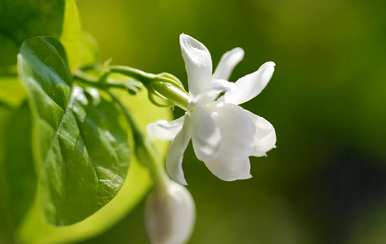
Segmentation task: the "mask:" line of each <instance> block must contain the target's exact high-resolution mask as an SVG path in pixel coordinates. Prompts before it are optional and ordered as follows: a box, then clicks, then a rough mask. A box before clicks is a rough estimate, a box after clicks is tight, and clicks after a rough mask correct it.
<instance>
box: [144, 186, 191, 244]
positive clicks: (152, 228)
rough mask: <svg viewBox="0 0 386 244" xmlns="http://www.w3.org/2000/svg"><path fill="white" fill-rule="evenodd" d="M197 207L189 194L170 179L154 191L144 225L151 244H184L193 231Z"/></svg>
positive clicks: (148, 200) (147, 205)
mask: <svg viewBox="0 0 386 244" xmlns="http://www.w3.org/2000/svg"><path fill="white" fill-rule="evenodd" d="M194 220H195V207H194V202H193V198H192V196H191V194H190V193H189V191H188V190H187V189H186V188H185V187H183V186H181V185H179V184H177V183H175V182H173V181H170V180H168V183H167V184H166V186H165V187H163V188H158V187H157V188H155V190H154V191H153V192H152V193H151V194H150V195H149V197H148V199H147V202H146V210H145V223H146V230H147V233H148V236H149V239H150V241H151V243H152V244H182V243H185V242H186V241H187V240H188V239H189V237H190V235H191V232H192V229H193V225H194Z"/></svg>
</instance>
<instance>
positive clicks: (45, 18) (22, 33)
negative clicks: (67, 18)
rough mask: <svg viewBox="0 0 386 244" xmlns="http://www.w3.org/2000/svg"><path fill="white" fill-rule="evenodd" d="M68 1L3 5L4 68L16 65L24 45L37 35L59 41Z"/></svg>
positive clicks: (0, 40) (5, 1) (0, 47)
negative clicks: (17, 57)
mask: <svg viewBox="0 0 386 244" xmlns="http://www.w3.org/2000/svg"><path fill="white" fill-rule="evenodd" d="M64 8H65V0H1V1H0V53H1V55H0V66H2V65H13V64H16V55H17V53H18V51H19V47H20V45H21V44H22V42H23V41H24V40H25V39H27V38H30V37H33V36H37V35H52V36H56V37H59V36H60V33H61V32H62V23H63V16H64Z"/></svg>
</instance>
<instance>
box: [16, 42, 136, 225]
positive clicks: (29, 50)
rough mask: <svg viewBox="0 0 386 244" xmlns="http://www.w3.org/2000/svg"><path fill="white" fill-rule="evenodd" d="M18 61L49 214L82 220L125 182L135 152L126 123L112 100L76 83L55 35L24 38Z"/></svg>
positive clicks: (53, 218)
mask: <svg viewBox="0 0 386 244" xmlns="http://www.w3.org/2000/svg"><path fill="white" fill-rule="evenodd" d="M18 65H19V72H20V75H21V79H22V81H23V82H24V85H25V87H26V89H27V93H28V96H29V100H30V104H31V109H32V114H33V125H34V128H33V133H34V138H33V142H34V143H33V146H34V156H35V161H36V166H37V168H38V173H39V180H40V184H39V193H38V194H40V197H41V198H42V203H43V204H44V210H45V214H46V217H47V219H48V221H49V222H50V223H53V224H55V225H67V224H72V223H75V222H78V221H81V220H83V219H84V218H86V217H88V216H90V215H91V214H93V213H95V212H96V211H97V210H98V209H100V208H101V207H103V206H104V205H105V204H106V203H108V202H109V201H110V200H111V199H112V198H113V197H114V196H115V194H116V193H117V192H118V190H119V189H120V187H121V186H122V184H123V181H124V179H125V177H126V173H127V169H128V165H129V155H130V154H131V152H130V150H129V141H128V129H127V126H126V123H125V121H124V119H123V116H122V115H121V111H120V110H119V108H118V107H117V106H116V105H115V104H114V103H113V102H112V101H111V100H108V99H106V98H105V97H104V96H102V95H101V94H99V93H98V92H97V91H96V90H92V91H91V92H88V91H85V90H83V89H82V88H80V87H77V86H74V85H72V84H71V83H72V80H71V79H72V78H71V74H70V71H69V68H68V64H67V60H66V58H65V53H64V49H63V47H62V46H61V44H60V43H59V42H58V41H56V40H55V39H53V38H49V37H36V38H32V39H28V40H27V41H25V42H24V44H23V45H22V47H21V51H20V56H19V64H18Z"/></svg>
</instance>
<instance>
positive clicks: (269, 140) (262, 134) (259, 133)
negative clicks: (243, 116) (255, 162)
mask: <svg viewBox="0 0 386 244" xmlns="http://www.w3.org/2000/svg"><path fill="white" fill-rule="evenodd" d="M251 114H252V113H251ZM252 116H253V117H254V120H255V125H256V134H255V140H254V142H253V145H254V146H253V151H252V153H251V155H253V156H256V157H261V156H265V155H266V154H267V152H268V151H270V150H271V149H273V148H275V147H276V132H275V128H273V126H272V124H271V123H269V122H268V121H267V120H266V119H264V118H262V117H260V116H257V115H254V114H252Z"/></svg>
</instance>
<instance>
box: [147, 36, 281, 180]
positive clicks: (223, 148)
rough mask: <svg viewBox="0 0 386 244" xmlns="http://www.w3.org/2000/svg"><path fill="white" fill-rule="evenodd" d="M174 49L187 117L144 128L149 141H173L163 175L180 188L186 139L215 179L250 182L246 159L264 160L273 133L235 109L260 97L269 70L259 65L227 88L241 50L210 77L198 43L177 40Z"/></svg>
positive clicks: (230, 54) (252, 116)
mask: <svg viewBox="0 0 386 244" xmlns="http://www.w3.org/2000/svg"><path fill="white" fill-rule="evenodd" d="M180 46H181V51H182V56H183V59H184V62H185V67H186V71H187V75H188V85H189V92H190V96H191V101H190V105H189V108H188V111H187V112H186V113H185V115H184V116H182V117H181V118H178V119H177V120H174V121H171V122H168V121H165V120H163V121H158V122H155V123H153V124H150V125H149V126H148V132H149V134H150V135H151V136H152V137H156V138H160V139H167V140H173V142H172V143H171V146H170V151H169V154H168V157H167V160H166V169H167V172H168V174H169V175H170V177H171V178H172V179H174V180H176V181H177V182H179V183H181V184H186V180H185V177H184V172H183V169H182V159H183V154H184V151H185V150H186V148H187V146H188V143H189V141H190V139H192V143H193V149H194V152H195V154H196V156H197V158H198V159H199V160H201V161H203V162H204V163H205V165H206V166H207V168H208V169H209V170H210V171H211V172H212V173H213V174H214V175H216V176H217V177H218V178H220V179H222V180H226V181H232V180H238V179H247V178H250V177H251V175H250V161H249V156H256V157H260V156H264V155H266V153H267V152H268V151H269V150H271V149H272V148H274V147H275V144H276V133H275V130H274V128H273V126H272V125H271V124H270V123H269V122H268V121H267V120H265V119H264V118H262V117H259V116H257V115H255V114H253V113H251V112H249V111H247V110H245V109H243V108H242V107H240V106H238V105H239V104H241V103H244V102H247V101H249V100H251V99H252V98H254V97H256V96H257V95H259V94H260V92H261V91H262V90H263V89H264V88H265V86H266V85H267V84H268V82H269V80H270V79H271V77H272V74H273V72H274V67H275V64H274V63H273V62H267V63H264V64H263V65H262V66H261V67H260V68H259V69H258V70H257V71H255V72H253V73H251V74H248V75H246V76H243V77H241V78H240V79H238V80H237V81H236V82H229V81H228V79H229V77H230V74H231V72H232V70H233V69H234V67H235V66H236V65H237V64H238V63H239V62H240V61H241V60H242V58H243V56H244V51H243V50H242V49H241V48H234V49H232V50H230V51H228V52H226V53H225V54H224V55H223V56H222V58H221V60H220V62H219V64H218V66H217V68H216V70H215V72H214V73H213V74H212V59H211V56H210V53H209V51H208V49H207V48H206V47H205V46H204V45H203V44H202V43H201V42H199V41H197V40H196V39H194V38H192V37H191V36H188V35H185V34H181V35H180ZM219 96H220V97H219Z"/></svg>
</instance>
